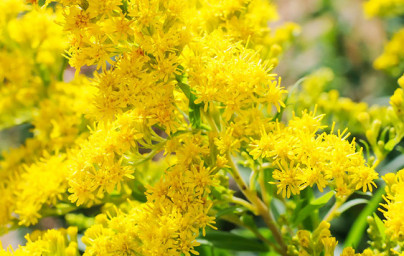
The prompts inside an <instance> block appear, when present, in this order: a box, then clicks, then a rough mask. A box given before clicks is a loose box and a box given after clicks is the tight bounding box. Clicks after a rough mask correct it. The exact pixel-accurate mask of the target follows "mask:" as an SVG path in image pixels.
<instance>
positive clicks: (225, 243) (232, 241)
mask: <svg viewBox="0 0 404 256" xmlns="http://www.w3.org/2000/svg"><path fill="white" fill-rule="evenodd" d="M197 241H198V242H200V243H201V244H206V241H207V242H208V243H210V244H212V245H213V246H214V247H215V248H221V249H228V250H232V251H248V252H267V251H268V247H267V246H266V245H265V244H263V243H261V242H259V241H258V240H255V239H248V238H245V237H242V236H238V235H235V234H232V233H229V232H224V231H207V232H206V236H205V237H200V238H199V239H197Z"/></svg>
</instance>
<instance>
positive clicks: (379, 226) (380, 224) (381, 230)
mask: <svg viewBox="0 0 404 256" xmlns="http://www.w3.org/2000/svg"><path fill="white" fill-rule="evenodd" d="M373 218H374V219H375V222H376V226H377V229H378V230H379V233H380V235H381V236H382V238H383V241H384V239H385V238H386V227H385V226H384V224H383V221H382V220H381V219H380V218H379V216H377V214H376V213H373Z"/></svg>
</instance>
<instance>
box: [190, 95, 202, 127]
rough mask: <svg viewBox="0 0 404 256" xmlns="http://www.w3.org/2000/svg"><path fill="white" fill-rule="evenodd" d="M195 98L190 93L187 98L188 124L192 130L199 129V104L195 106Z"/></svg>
mask: <svg viewBox="0 0 404 256" xmlns="http://www.w3.org/2000/svg"><path fill="white" fill-rule="evenodd" d="M195 100H196V96H195V94H193V93H192V92H191V93H190V96H189V105H188V107H189V114H188V116H189V122H190V123H191V125H192V128H194V129H200V128H201V104H195Z"/></svg>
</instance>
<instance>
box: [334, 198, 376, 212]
mask: <svg viewBox="0 0 404 256" xmlns="http://www.w3.org/2000/svg"><path fill="white" fill-rule="evenodd" d="M368 202H369V200H367V199H364V198H356V199H353V200H350V201H348V202H346V203H345V204H343V205H341V207H340V208H339V210H338V212H339V213H343V212H345V211H346V210H348V209H349V208H351V207H354V206H356V205H359V204H367V203H368Z"/></svg>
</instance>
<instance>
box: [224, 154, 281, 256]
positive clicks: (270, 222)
mask: <svg viewBox="0 0 404 256" xmlns="http://www.w3.org/2000/svg"><path fill="white" fill-rule="evenodd" d="M227 158H228V162H229V165H230V167H231V170H232V172H231V174H232V176H233V178H234V180H235V181H236V183H237V185H238V187H239V188H240V190H241V192H242V193H243V194H244V195H245V197H247V199H248V200H249V201H250V202H251V203H252V204H253V205H254V206H255V207H256V208H257V212H258V215H260V216H261V217H262V219H263V220H264V222H265V224H266V225H267V226H268V228H269V229H270V230H271V232H272V235H273V236H274V238H275V240H276V242H277V243H278V244H279V246H280V247H281V255H283V256H287V246H286V244H285V242H284V241H283V238H282V234H281V232H280V231H279V229H278V227H277V225H276V224H275V221H274V219H273V217H272V215H271V213H270V212H269V209H268V207H267V206H266V205H265V204H264V202H262V200H261V199H260V198H259V197H258V196H257V193H255V192H254V191H251V190H250V189H249V188H248V187H247V184H246V183H245V181H244V180H243V178H242V177H241V175H240V171H239V170H238V168H237V166H236V165H235V163H234V161H233V159H232V158H231V156H230V154H229V153H227Z"/></svg>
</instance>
